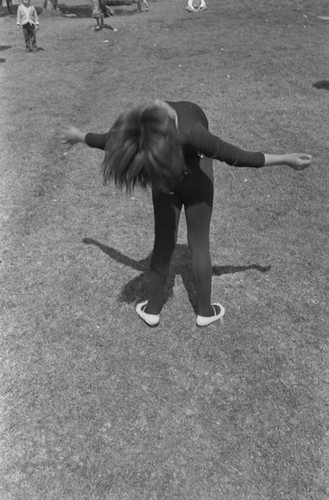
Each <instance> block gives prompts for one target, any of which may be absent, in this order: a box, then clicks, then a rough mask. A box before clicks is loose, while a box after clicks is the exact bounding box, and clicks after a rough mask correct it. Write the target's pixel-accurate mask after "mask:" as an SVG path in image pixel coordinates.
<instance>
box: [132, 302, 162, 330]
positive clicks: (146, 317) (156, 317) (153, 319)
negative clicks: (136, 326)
mask: <svg viewBox="0 0 329 500" xmlns="http://www.w3.org/2000/svg"><path fill="white" fill-rule="evenodd" d="M147 302H148V301H147V300H145V301H144V302H140V303H139V304H137V306H136V312H137V314H138V316H139V317H140V318H142V320H143V321H145V323H146V324H147V325H148V326H152V327H154V326H158V324H159V322H160V314H148V313H146V312H144V309H145V307H146V304H147Z"/></svg>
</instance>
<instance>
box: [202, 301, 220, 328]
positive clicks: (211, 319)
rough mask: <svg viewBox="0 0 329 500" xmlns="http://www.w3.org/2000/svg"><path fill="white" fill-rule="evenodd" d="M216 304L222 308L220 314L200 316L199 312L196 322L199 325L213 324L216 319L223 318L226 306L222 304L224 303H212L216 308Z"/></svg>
mask: <svg viewBox="0 0 329 500" xmlns="http://www.w3.org/2000/svg"><path fill="white" fill-rule="evenodd" d="M214 306H218V307H219V308H220V311H219V313H218V314H214V316H200V315H199V314H198V315H197V317H196V324H197V326H208V325H211V324H212V323H215V321H218V320H219V319H222V318H223V316H224V314H225V307H224V306H222V304H219V302H218V303H216V304H212V307H213V309H214V311H216V310H215V308H214Z"/></svg>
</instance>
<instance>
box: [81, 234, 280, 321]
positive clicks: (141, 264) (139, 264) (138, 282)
mask: <svg viewBox="0 0 329 500" xmlns="http://www.w3.org/2000/svg"><path fill="white" fill-rule="evenodd" d="M82 241H83V243H85V244H87V245H94V246H96V247H98V248H99V249H100V250H101V251H102V252H104V253H105V254H106V255H108V256H109V257H110V258H111V259H113V260H114V261H115V262H118V263H119V264H123V265H125V266H127V267H130V268H131V269H134V270H137V271H140V272H141V274H139V275H138V276H136V277H135V278H133V279H132V280H130V281H129V282H128V283H126V284H125V285H124V287H123V288H122V290H121V291H120V293H119V295H118V300H119V302H125V303H128V304H130V303H133V302H138V301H140V300H145V297H146V296H147V292H148V286H147V279H148V270H149V266H150V262H151V256H152V252H151V253H150V254H149V255H148V256H147V257H145V258H144V259H141V260H137V259H133V258H131V257H128V256H127V255H125V254H123V253H122V252H120V251H119V250H116V249H115V248H113V247H109V246H107V245H104V244H103V243H100V242H98V241H96V240H94V239H93V238H84V239H83V240H82ZM250 269H254V270H256V271H259V272H261V273H266V272H269V271H270V270H271V266H270V265H268V266H261V265H259V264H249V265H245V266H218V265H215V266H213V267H212V274H213V276H222V275H224V274H235V273H241V272H245V271H248V270H250ZM176 276H181V281H182V283H183V285H184V287H185V289H186V291H187V294H188V298H189V301H190V303H191V305H192V307H193V309H194V310H195V311H196V308H197V296H196V290H195V285H194V279H193V275H192V269H191V256H190V250H189V248H188V246H187V245H182V244H179V245H177V247H176V249H175V252H174V255H173V258H172V262H171V266H170V272H169V276H168V279H167V282H166V286H165V289H164V296H163V304H162V305H164V304H165V303H166V302H167V301H168V300H169V299H170V298H171V297H172V296H173V295H174V287H175V280H176Z"/></svg>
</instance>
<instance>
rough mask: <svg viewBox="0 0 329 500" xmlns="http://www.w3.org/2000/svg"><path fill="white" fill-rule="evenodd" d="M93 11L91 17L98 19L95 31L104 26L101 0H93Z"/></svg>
mask: <svg viewBox="0 0 329 500" xmlns="http://www.w3.org/2000/svg"><path fill="white" fill-rule="evenodd" d="M91 3H92V8H93V13H92V15H91V17H93V18H94V19H96V23H97V24H96V26H95V31H99V30H101V29H103V28H104V14H103V12H101V9H100V5H99V0H91Z"/></svg>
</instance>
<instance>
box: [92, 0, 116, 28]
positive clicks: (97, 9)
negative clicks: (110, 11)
mask: <svg viewBox="0 0 329 500" xmlns="http://www.w3.org/2000/svg"><path fill="white" fill-rule="evenodd" d="M91 2H92V7H93V13H92V17H93V18H94V19H96V23H97V24H96V26H95V31H100V30H102V29H104V28H108V29H109V30H112V31H118V30H117V29H116V28H113V26H111V25H110V24H104V10H105V12H106V2H105V0H91Z"/></svg>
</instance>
